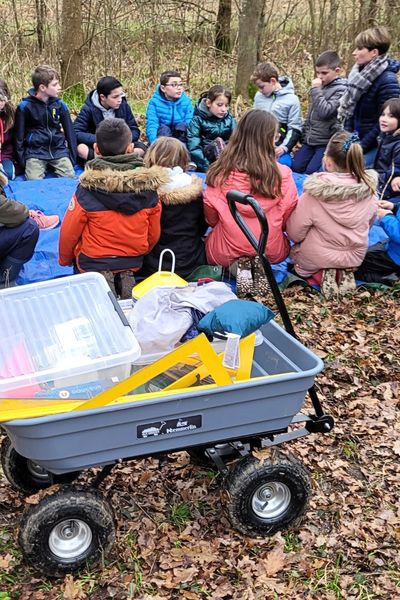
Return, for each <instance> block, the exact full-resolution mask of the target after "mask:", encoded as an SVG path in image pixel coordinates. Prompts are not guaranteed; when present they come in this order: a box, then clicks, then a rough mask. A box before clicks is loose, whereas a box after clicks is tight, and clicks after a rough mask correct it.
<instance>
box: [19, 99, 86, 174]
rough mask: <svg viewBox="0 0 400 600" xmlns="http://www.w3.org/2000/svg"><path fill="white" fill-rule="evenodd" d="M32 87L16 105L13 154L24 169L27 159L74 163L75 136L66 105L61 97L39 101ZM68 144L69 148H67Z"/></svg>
mask: <svg viewBox="0 0 400 600" xmlns="http://www.w3.org/2000/svg"><path fill="white" fill-rule="evenodd" d="M34 93H35V92H34V90H33V88H32V89H30V90H29V92H28V94H29V95H28V96H27V97H26V98H23V100H22V101H21V102H20V103H19V104H18V107H17V111H16V114H15V126H14V136H15V151H16V155H17V159H18V162H19V163H20V164H21V165H22V166H23V167H24V166H25V163H26V161H27V159H28V158H38V159H41V160H53V159H57V158H63V157H65V156H66V157H68V158H70V159H71V162H72V164H75V160H76V137H75V132H74V128H73V125H72V121H71V117H70V114H69V110H68V106H67V105H66V104H65V102H63V101H62V100H61V98H50V99H49V101H48V102H43V101H42V100H39V99H38V98H36V96H35V95H34ZM67 144H68V146H67Z"/></svg>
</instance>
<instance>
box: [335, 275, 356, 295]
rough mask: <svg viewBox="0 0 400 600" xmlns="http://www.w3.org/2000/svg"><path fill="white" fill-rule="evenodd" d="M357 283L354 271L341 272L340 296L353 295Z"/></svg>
mask: <svg viewBox="0 0 400 600" xmlns="http://www.w3.org/2000/svg"><path fill="white" fill-rule="evenodd" d="M356 287H357V286H356V281H355V279H354V272H353V270H352V269H340V270H339V294H341V295H342V296H344V295H345V294H352V293H353V292H354V291H355V290H356Z"/></svg>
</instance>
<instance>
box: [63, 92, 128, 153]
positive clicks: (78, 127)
mask: <svg viewBox="0 0 400 600" xmlns="http://www.w3.org/2000/svg"><path fill="white" fill-rule="evenodd" d="M111 117H115V118H117V119H123V120H124V121H125V123H126V124H127V125H128V127H129V129H130V130H131V132H132V142H137V141H138V140H139V137H140V129H139V127H138V125H137V122H136V119H135V117H134V116H133V113H132V111H131V107H130V106H129V104H128V102H127V100H126V98H125V97H123V98H122V102H121V104H120V106H119V107H118V108H117V109H113V108H108V109H107V108H104V106H103V105H102V104H101V103H100V99H99V95H98V93H97V90H93V91H91V92H90V93H89V94H88V96H87V98H86V100H85V104H84V105H83V106H82V108H81V110H80V111H79V115H78V116H77V117H76V119H75V121H74V129H75V133H76V139H77V142H78V144H86V145H87V146H89V147H90V148H92V147H93V144H94V143H95V141H96V128H97V126H98V125H99V123H101V122H102V121H103V119H110V118H111Z"/></svg>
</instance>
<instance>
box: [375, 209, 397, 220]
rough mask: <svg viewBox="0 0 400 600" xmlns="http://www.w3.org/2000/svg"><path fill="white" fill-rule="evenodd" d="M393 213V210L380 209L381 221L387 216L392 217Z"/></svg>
mask: <svg viewBox="0 0 400 600" xmlns="http://www.w3.org/2000/svg"><path fill="white" fill-rule="evenodd" d="M392 214H393V213H392V211H391V210H384V209H383V208H378V218H379V219H383V217H386V215H392Z"/></svg>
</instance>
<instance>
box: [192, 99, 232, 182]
mask: <svg viewBox="0 0 400 600" xmlns="http://www.w3.org/2000/svg"><path fill="white" fill-rule="evenodd" d="M235 127H236V121H235V119H234V118H233V117H232V115H231V113H230V112H228V113H227V114H226V115H225V117H224V118H223V119H219V118H218V117H214V115H213V114H212V113H211V112H210V111H209V110H208V107H207V105H206V101H205V99H204V98H200V100H199V101H198V103H197V105H196V108H195V109H194V117H193V119H192V121H191V123H190V125H189V128H188V130H187V147H188V150H189V152H190V158H191V159H192V161H193V162H194V163H196V165H197V170H198V171H200V172H202V173H204V172H205V171H207V169H208V167H209V166H210V161H209V160H207V158H206V157H205V156H204V148H205V146H207V144H210V143H211V142H213V141H214V140H215V138H217V137H220V138H222V139H223V140H224V142H227V141H228V140H229V138H230V137H231V133H232V131H233V130H234V129H235Z"/></svg>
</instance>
